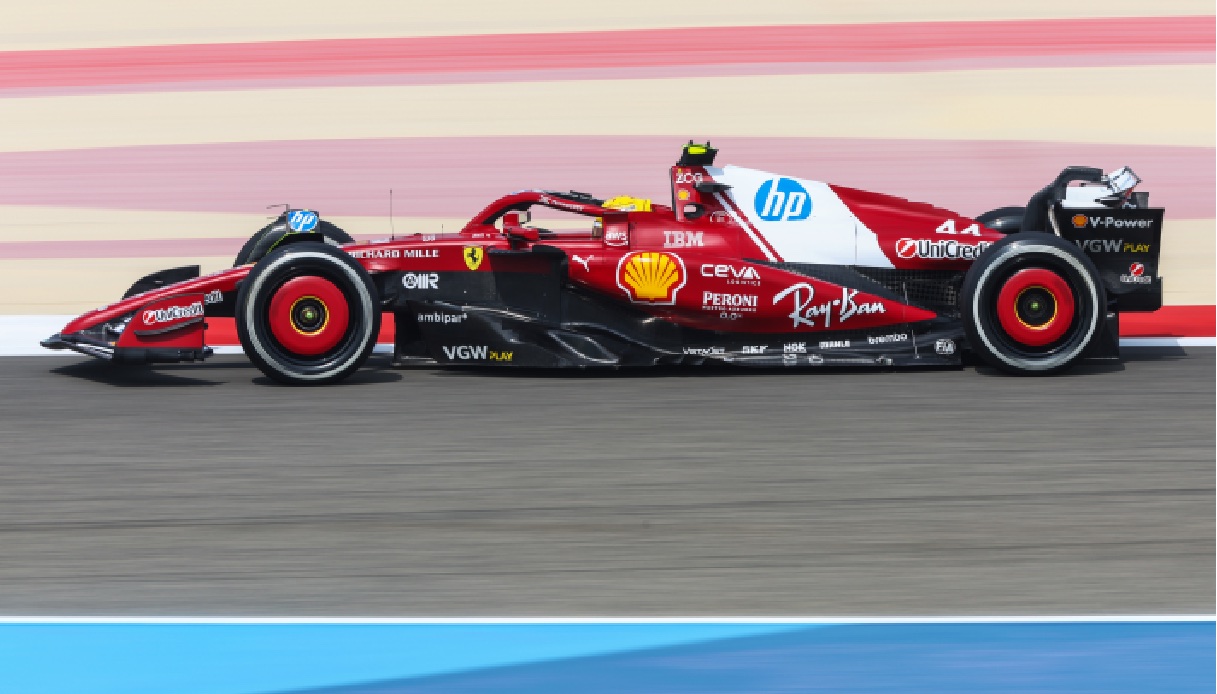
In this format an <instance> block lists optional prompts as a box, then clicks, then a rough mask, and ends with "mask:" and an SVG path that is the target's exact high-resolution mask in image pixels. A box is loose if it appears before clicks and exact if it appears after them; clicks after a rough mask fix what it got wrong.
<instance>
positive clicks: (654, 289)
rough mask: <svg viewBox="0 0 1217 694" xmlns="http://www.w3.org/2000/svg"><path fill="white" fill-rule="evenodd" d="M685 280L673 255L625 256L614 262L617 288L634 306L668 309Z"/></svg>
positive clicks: (659, 253) (680, 266)
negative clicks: (641, 305) (642, 305)
mask: <svg viewBox="0 0 1217 694" xmlns="http://www.w3.org/2000/svg"><path fill="white" fill-rule="evenodd" d="M686 279H688V276H687V273H686V272H685V263H684V261H683V260H681V259H680V256H678V255H676V254H675V253H663V252H646V253H628V254H626V255H624V256H622V258H621V262H619V263H617V286H618V287H621V289H622V291H624V292H625V294H626V296H628V297H629V298H630V301H632V302H634V303H637V304H655V305H661V306H671V305H672V304H674V303H676V292H678V291H680V288H681V287H683V286H685V280H686Z"/></svg>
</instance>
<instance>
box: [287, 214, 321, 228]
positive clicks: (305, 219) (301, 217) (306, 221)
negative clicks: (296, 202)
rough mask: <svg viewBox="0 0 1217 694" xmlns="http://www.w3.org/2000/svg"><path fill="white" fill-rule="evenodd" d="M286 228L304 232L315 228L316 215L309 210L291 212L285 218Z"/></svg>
mask: <svg viewBox="0 0 1217 694" xmlns="http://www.w3.org/2000/svg"><path fill="white" fill-rule="evenodd" d="M287 228H289V229H291V230H292V231H299V232H306V231H312V230H313V229H316V228H317V213H316V212H311V211H309V210H293V211H292V213H291V214H290V215H288V217H287Z"/></svg>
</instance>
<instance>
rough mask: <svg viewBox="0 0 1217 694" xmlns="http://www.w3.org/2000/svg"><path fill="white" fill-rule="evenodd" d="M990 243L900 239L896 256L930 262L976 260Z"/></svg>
mask: <svg viewBox="0 0 1217 694" xmlns="http://www.w3.org/2000/svg"><path fill="white" fill-rule="evenodd" d="M992 245H993V244H992V243H990V242H988V241H977V242H976V243H975V244H971V243H962V242H960V241H956V240H955V239H943V240H933V241H931V240H930V239H900V240H899V241H897V242H896V255H898V256H900V257H901V258H905V259H909V258H925V259H929V260H976V259H977V258H979V257H980V254H981V252H983V251H984V250H985V249H986V248H988V247H989V246H992Z"/></svg>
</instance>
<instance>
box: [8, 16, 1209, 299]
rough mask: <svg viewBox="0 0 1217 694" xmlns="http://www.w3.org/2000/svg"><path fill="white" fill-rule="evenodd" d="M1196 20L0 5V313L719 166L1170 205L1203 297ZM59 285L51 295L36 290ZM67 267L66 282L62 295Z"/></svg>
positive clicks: (1205, 92) (1173, 290)
mask: <svg viewBox="0 0 1217 694" xmlns="http://www.w3.org/2000/svg"><path fill="white" fill-rule="evenodd" d="M1212 11H1213V7H1212V3H1211V2H1207V1H1192V0H1162V1H1160V2H1156V3H1152V4H1148V3H1144V2H1139V1H1132V0H1102V1H1089V0H1086V1H1082V0H1075V1H1074V2H1068V3H1062V2H1056V1H1050V0H1027V1H1022V2H1018V3H996V2H958V1H955V0H921V1H919V2H916V3H891V2H878V1H874V2H872V1H869V0H855V1H854V2H849V3H836V2H833V3H828V2H770V1H753V2H748V3H740V2H725V1H722V0H704V1H701V2H698V3H695V4H694V5H684V4H677V5H665V4H662V3H654V2H646V1H641V0H625V1H623V2H616V3H612V4H611V5H602V4H587V3H572V2H563V1H557V0H541V1H534V2H527V3H503V2H498V1H497V0H475V1H471V2H463V3H426V4H424V3H402V2H390V1H388V0H373V1H366V2H348V3H311V2H304V3H301V2H277V1H272V2H258V3H249V2H244V1H239V0H216V1H213V2H207V3H195V4H185V5H183V4H180V3H169V4H166V3H161V2H151V1H149V0H112V1H111V2H106V3H96V2H85V1H82V2H55V1H51V2H41V3H8V4H7V5H6V6H4V7H0V314H69V313H76V312H79V311H82V310H85V309H88V308H91V307H94V306H96V305H98V304H101V303H105V302H106V301H108V300H110V299H111V298H116V297H118V296H119V295H120V294H121V293H122V291H123V290H124V289H125V288H126V287H127V286H128V285H129V284H130V282H131V281H132V280H133V279H134V278H136V277H139V276H141V275H143V274H145V273H147V272H151V271H153V270H158V269H161V268H164V267H169V266H173V265H181V264H187V263H194V262H200V261H201V262H202V264H203V266H204V268H203V269H204V271H210V270H214V269H218V268H221V267H226V266H228V265H230V264H231V262H232V257H233V256H234V255H235V253H236V251H237V249H238V248H239V247H240V246H241V243H242V242H243V241H244V240H245V238H247V237H248V235H249V234H251V233H252V232H253V231H255V230H256V229H258V228H259V227H261V226H262V225H263V224H264V223H265V220H266V218H267V216H268V215H270V214H271V213H270V212H269V211H268V210H267V206H268V205H272V204H282V203H290V204H292V205H294V206H301V207H311V208H314V209H316V210H318V211H320V213H321V214H322V215H323V216H324V217H327V218H329V219H331V220H332V221H335V222H336V223H338V224H339V225H340V226H343V227H345V228H346V229H347V230H348V231H350V232H351V233H352V234H354V235H355V236H356V237H357V238H364V239H367V238H375V237H380V236H387V235H388V233H389V230H390V224H389V220H388V217H387V215H388V210H389V190H390V189H393V190H394V197H395V213H396V220H395V224H396V229H397V231H398V233H400V232H402V231H427V232H436V231H440V230H441V229H442V230H446V231H452V230H455V229H458V228H459V227H460V226H461V225H463V223H464V222H465V221H466V220H467V219H468V218H469V217H470V216H471V215H472V214H473V213H475V212H476V211H477V210H479V209H481V207H482V206H483V205H484V204H486V203H487V202H488V201H489V200H491V199H493V198H494V197H496V196H498V195H500V194H502V193H505V192H509V191H512V190H517V189H520V188H538V187H539V188H558V189H568V188H573V189H576V190H584V191H590V192H592V193H594V194H596V195H599V196H603V197H608V196H613V195H626V194H628V195H638V196H653V197H655V198H658V199H661V200H662V199H665V198H666V197H667V187H666V183H665V181H666V178H665V176H666V174H665V170H666V167H667V166H669V165H671V163H672V162H673V161H674V159H675V157H676V155H677V153H678V148H679V145H680V144H681V143H683V142H685V141H686V140H688V139H690V138H694V139H703V140H704V139H707V138H708V139H710V140H711V141H712V142H713V143H714V144H715V145H716V146H718V147H720V148H721V150H722V152H721V154H720V162H725V163H734V164H737V165H741V166H749V167H754V168H761V169H767V170H773V171H780V172H783V173H789V174H794V175H799V176H803V177H808V178H813V179H817V180H825V181H829V182H833V183H838V184H842V185H848V186H854V187H860V188H864V189H871V190H877V191H881V192H886V193H891V194H896V195H902V196H904V197H908V198H911V199H916V200H922V201H927V202H933V203H935V204H937V205H940V206H944V207H949V208H952V209H954V210H956V211H958V212H961V213H963V214H969V215H976V214H979V213H980V212H983V211H985V210H987V209H990V208H993V207H998V206H1002V205H1022V204H1025V202H1026V200H1027V198H1028V197H1029V196H1030V195H1031V194H1032V193H1033V192H1034V191H1036V190H1038V189H1039V188H1040V187H1041V186H1043V185H1045V184H1046V183H1047V182H1049V181H1050V180H1051V179H1052V178H1053V177H1054V176H1055V175H1056V173H1057V172H1059V171H1060V170H1061V168H1062V167H1064V166H1067V165H1072V164H1080V165H1091V166H1098V167H1102V168H1104V169H1105V170H1112V169H1114V168H1116V167H1118V166H1121V165H1124V164H1127V165H1130V166H1132V167H1133V168H1134V169H1135V170H1136V171H1137V172H1138V173H1139V174H1140V175H1141V177H1142V178H1143V179H1144V181H1145V183H1144V184H1143V188H1144V189H1145V190H1148V191H1150V194H1151V202H1152V203H1154V204H1156V205H1164V206H1165V207H1166V209H1167V223H1166V231H1165V234H1164V243H1163V252H1162V275H1163V276H1164V277H1166V283H1165V288H1166V303H1167V304H1168V305H1204V306H1207V305H1212V304H1213V303H1214V262H1213V258H1214V216H1215V214H1214V183H1215V182H1214V115H1215V114H1214V103H1215V102H1214V83H1215V81H1214V78H1215V73H1214V65H1213V60H1214V53H1213V41H1214V23H1213V18H1212V16H1211V15H1212ZM50 273H55V276H57V277H59V278H66V281H65V280H64V279H60V280H59V281H55V282H48V281H46V278H47V277H48V276H49V275H50ZM65 273H66V274H65Z"/></svg>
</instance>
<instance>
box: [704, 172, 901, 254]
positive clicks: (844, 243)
mask: <svg viewBox="0 0 1217 694" xmlns="http://www.w3.org/2000/svg"><path fill="white" fill-rule="evenodd" d="M706 172H707V173H709V174H710V175H711V176H713V177H714V180H716V181H718V182H720V183H726V184H727V185H729V186H731V189H730V190H728V191H727V193H726V194H727V195H728V196H729V197H730V198H731V200H732V201H733V202H734V203H735V205H736V206H737V207H738V208H739V209H740V211H741V212H743V213H744V216H745V217H747V220H748V222H749V223H751V224H752V226H753V227H754V228H755V229H756V230H757V231H758V232H759V233H760V234H761V236H763V237H764V239H765V241H767V242H768V243H769V245H770V246H772V247H773V249H774V250H775V251H777V253H778V255H780V256H781V258H782V260H784V261H786V262H789V263H823V264H830V265H866V266H870V267H888V268H890V267H892V263H891V261H890V260H888V258H887V256H885V255H884V254H883V252H882V251H880V250H879V239H878V237H876V236H875V233H874V232H872V231H871V230H870V229H868V228H867V227H866V225H865V224H863V223H862V222H861V221H860V220H859V219H858V218H857V217H856V216H854V214H853V212H851V211H850V209H849V207H847V206H846V205H845V203H844V202H842V201H841V198H839V197H837V194H836V193H834V192H833V190H832V188H830V187H828V185H827V184H825V183H821V182H819V181H809V180H806V179H802V178H793V177H790V176H781V175H778V174H773V173H768V172H765V171H757V170H755V169H745V168H741V167H738V166H725V167H723V168H721V169H719V168H714V167H708V168H707V169H706Z"/></svg>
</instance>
